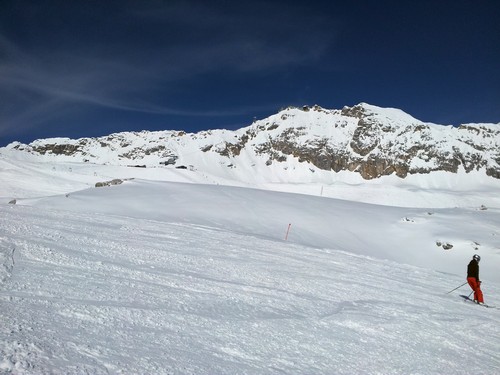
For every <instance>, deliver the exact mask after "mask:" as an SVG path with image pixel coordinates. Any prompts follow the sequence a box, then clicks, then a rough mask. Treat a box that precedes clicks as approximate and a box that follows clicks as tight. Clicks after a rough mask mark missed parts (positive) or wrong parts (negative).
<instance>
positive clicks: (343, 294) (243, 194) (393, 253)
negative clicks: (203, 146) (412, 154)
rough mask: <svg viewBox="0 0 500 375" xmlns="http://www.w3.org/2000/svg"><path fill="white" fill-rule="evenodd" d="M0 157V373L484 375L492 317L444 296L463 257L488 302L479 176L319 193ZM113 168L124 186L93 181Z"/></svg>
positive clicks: (498, 319) (497, 343)
mask: <svg viewBox="0 0 500 375" xmlns="http://www.w3.org/2000/svg"><path fill="white" fill-rule="evenodd" d="M0 161H1V162H2V163H3V164H0V165H1V166H2V169H1V170H0V177H1V181H2V185H1V186H0V203H1V204H0V262H1V263H0V265H1V267H0V280H1V281H0V321H1V322H2V323H0V372H4V373H14V374H84V373H91V374H108V373H111V374H120V373H122V374H153V373H154V374H283V373H286V374H402V373H408V374H470V373H474V374H495V373H499V372H500V354H499V351H498V348H499V347H500V310H498V309H487V308H484V307H480V306H476V305H473V304H470V303H467V302H464V301H463V299H462V298H460V297H459V294H464V293H466V294H468V293H469V288H468V286H464V287H462V288H459V289H458V290H457V291H455V292H453V293H450V294H446V292H448V291H450V290H451V289H453V288H455V287H457V286H459V285H460V284H462V283H464V282H465V270H466V265H467V263H468V262H469V260H470V258H471V256H472V255H473V254H474V253H478V254H480V255H481V256H482V262H481V264H480V273H481V278H482V280H483V285H482V288H483V292H484V294H485V301H486V302H487V303H489V304H491V305H496V306H500V273H499V272H498V269H499V266H500V240H499V238H500V232H499V228H500V205H498V203H497V202H498V201H497V200H496V199H497V198H496V195H495V193H496V192H498V190H496V187H495V186H494V185H492V186H489V187H488V185H486V186H483V187H481V186H480V185H479V184H478V185H477V186H471V189H469V190H467V189H466V188H465V187H463V190H460V186H455V190H453V189H451V188H450V189H445V188H444V185H445V183H446V181H445V180H444V179H443V180H442V181H434V182H428V183H429V184H434V186H427V187H426V186H422V185H419V186H417V185H411V183H410V182H408V181H407V182H406V183H407V184H408V185H402V184H400V185H396V184H392V185H390V184H387V185H386V187H387V189H389V191H390V192H391V194H397V196H396V197H394V196H391V195H390V194H389V195H384V194H382V193H381V187H380V185H379V184H378V185H377V184H371V185H370V184H363V185H357V184H356V183H349V181H339V182H338V183H337V186H349V187H350V189H338V190H341V191H343V193H342V194H344V196H342V197H337V198H342V199H336V198H335V197H327V196H325V194H329V195H330V194H331V195H333V193H332V192H335V191H337V190H336V189H334V186H335V184H332V185H330V186H327V187H325V188H324V189H323V192H322V194H321V193H320V194H318V193H316V194H312V192H314V191H318V188H321V185H307V186H306V185H292V184H289V185H280V186H279V187H276V188H275V189H274V190H275V191H270V190H266V189H264V188H265V187H263V186H261V188H260V189H254V188H250V187H249V186H245V185H244V184H238V183H237V182H234V183H233V184H232V185H240V186H227V185H226V184H223V181H214V180H211V181H209V180H210V176H206V175H201V176H200V175H199V174H197V173H195V172H192V171H189V170H188V171H178V170H170V171H165V170H150V169H145V170H143V169H137V168H128V169H127V168H122V167H112V166H88V165H83V164H82V165H80V164H73V165H71V166H70V165H65V164H56V165H53V164H37V163H35V162H32V164H29V163H27V162H22V163H21V162H18V161H13V160H8V159H5V158H4V159H0ZM54 168H55V170H54ZM115 177H121V178H132V177H133V178H134V179H133V180H127V181H124V183H123V184H121V185H117V186H111V187H104V188H94V187H93V184H95V182H97V181H103V180H106V179H111V178H115ZM204 180H205V181H208V182H210V183H209V184H207V183H203V184H202V182H203V181H204ZM472 187H473V188H472ZM481 189H482V190H483V191H481ZM276 190H281V191H276ZM348 190H349V194H350V196H347V195H346V194H347V191H348ZM328 191H330V193H328ZM297 192H300V193H302V194H297ZM430 192H432V193H433V194H432V200H436V201H437V200H439V202H440V204H439V205H435V207H433V206H429V205H428V202H429V200H428V197H429V196H430V194H429V193H430ZM306 193H309V194H306ZM356 196H364V200H365V202H360V201H355V200H350V199H348V198H351V199H354V197H356ZM457 196H458V197H460V196H462V201H461V202H462V204H460V200H459V199H457V198H456V197H457ZM401 197H404V199H403V198H401ZM490 197H491V198H490ZM12 198H17V200H16V204H15V205H13V204H7V201H8V200H10V199H12ZM370 200H371V202H366V201H370ZM393 201H396V202H400V203H405V205H402V204H396V205H391V204H390V203H391V202H393ZM431 202H432V201H431ZM457 203H459V204H457ZM480 205H484V207H483V209H481V207H480ZM484 208H487V209H484ZM290 224H291V225H290ZM289 225H290V227H289ZM288 228H290V231H289V233H288V238H287V240H285V236H286V232H287V229H288ZM437 242H441V243H450V244H452V245H453V248H452V249H450V250H444V249H443V248H442V247H441V246H437V244H436V243H437Z"/></svg>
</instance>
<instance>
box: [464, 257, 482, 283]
mask: <svg viewBox="0 0 500 375" xmlns="http://www.w3.org/2000/svg"><path fill="white" fill-rule="evenodd" d="M467 277H474V278H476V280H477V281H479V264H478V263H477V261H476V260H474V259H472V260H471V261H470V263H469V265H468V266H467Z"/></svg>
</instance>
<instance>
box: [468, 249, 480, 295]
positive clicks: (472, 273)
mask: <svg viewBox="0 0 500 375" xmlns="http://www.w3.org/2000/svg"><path fill="white" fill-rule="evenodd" d="M480 260H481V257H480V256H479V255H477V254H474V256H473V257H472V260H471V261H470V263H469V265H468V266H467V282H468V283H469V285H470V287H471V288H472V290H473V291H474V302H476V303H479V304H480V305H483V304H484V300H483V292H482V291H481V281H480V280H479V261H480Z"/></svg>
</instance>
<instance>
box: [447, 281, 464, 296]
mask: <svg viewBox="0 0 500 375" xmlns="http://www.w3.org/2000/svg"><path fill="white" fill-rule="evenodd" d="M465 284H467V281H466V282H465V283H463V284H462V285H460V286H457V287H456V288H455V289H453V290H450V291H449V292H448V293H446V294H450V293H451V292H453V291H454V290H457V289H458V288H461V287H463V286H464V285H465Z"/></svg>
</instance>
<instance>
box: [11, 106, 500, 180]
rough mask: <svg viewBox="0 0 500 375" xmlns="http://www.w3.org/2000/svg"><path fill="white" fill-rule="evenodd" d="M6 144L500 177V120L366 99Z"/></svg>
mask: <svg viewBox="0 0 500 375" xmlns="http://www.w3.org/2000/svg"><path fill="white" fill-rule="evenodd" d="M4 150H10V151H12V153H13V154H15V153H18V152H21V153H23V154H29V155H31V156H32V157H34V158H36V159H43V160H47V161H75V162H90V163H97V164H112V165H127V166H136V167H139V166H140V167H160V166H171V167H176V168H190V169H197V170H201V171H203V170H205V169H207V168H208V169H210V173H212V174H215V175H217V174H219V175H227V172H224V171H223V170H226V171H227V168H230V169H235V170H238V169H240V170H246V171H247V172H248V171H254V173H255V171H262V170H264V169H266V168H267V169H269V168H272V171H275V170H276V168H278V169H281V170H288V169H293V170H297V172H298V171H300V170H301V169H302V170H305V171H307V170H311V171H314V170H322V171H331V172H340V171H350V172H354V173H358V174H360V175H361V176H362V177H363V178H364V179H367V180H369V179H376V178H379V177H381V176H387V175H392V174H394V175H396V176H398V177H401V178H405V177H406V176H408V175H409V174H428V173H431V172H435V171H446V172H452V173H457V172H459V171H461V170H462V171H465V172H467V173H469V172H471V171H484V173H485V174H486V175H487V176H491V177H494V178H496V179H500V123H499V124H465V125H461V126H459V127H453V126H443V125H436V124H432V123H424V122H422V121H420V120H417V119H415V118H413V117H412V116H410V115H408V114H406V113H404V112H403V111H401V110H398V109H393V108H380V107H376V106H373V105H369V104H366V103H361V104H358V105H355V106H354V107H344V108H343V109H341V110H327V109H324V108H321V107H319V106H313V107H309V106H304V107H302V108H295V107H289V108H286V109H284V110H282V111H280V112H279V113H277V114H275V115H272V116H270V117H268V118H266V119H263V120H259V121H255V122H254V123H253V124H252V125H250V126H248V127H245V128H242V129H239V130H237V131H228V130H212V131H202V132H199V133H185V132H182V131H158V132H149V131H142V132H124V133H117V134H111V135H109V136H106V137H99V138H81V139H77V140H74V139H68V138H52V139H42V140H37V141H34V142H32V143H31V144H29V145H25V144H21V143H17V142H16V143H12V144H10V145H9V146H7V147H6V148H4ZM252 168H253V169H252ZM217 169H218V170H219V172H220V173H217ZM259 173H260V172H259ZM271 174H272V173H271Z"/></svg>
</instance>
